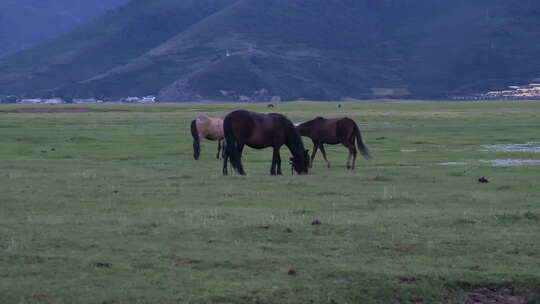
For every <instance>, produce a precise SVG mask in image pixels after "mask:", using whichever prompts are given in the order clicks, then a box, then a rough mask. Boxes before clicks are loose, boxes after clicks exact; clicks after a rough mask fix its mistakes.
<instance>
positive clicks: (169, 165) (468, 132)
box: [0, 102, 540, 303]
mask: <svg viewBox="0 0 540 304" xmlns="http://www.w3.org/2000/svg"><path fill="white" fill-rule="evenodd" d="M17 107H20V106H16V105H9V106H2V107H0V147H1V149H0V302H1V303H463V302H466V301H468V297H469V295H468V292H471V291H476V290H479V288H482V287H489V288H491V290H492V291H493V292H498V293H502V294H507V295H511V294H514V295H516V296H518V297H517V298H516V299H522V300H523V301H524V302H522V303H525V302H526V301H529V300H531V301H534V300H532V299H534V296H535V294H536V295H538V292H539V291H540V287H539V286H540V263H538V261H539V259H540V242H539V241H540V238H539V235H540V194H539V192H538V186H539V182H538V176H539V174H540V166H523V167H519V166H516V167H492V166H491V165H490V164H489V163H483V162H480V160H492V159H510V158H511V159H536V160H538V159H540V155H538V154H534V153H523V152H522V153H505V152H490V151H485V150H484V149H483V148H482V146H481V145H483V144H498V143H509V144H510V143H526V142H540V132H539V130H538V126H539V117H540V103H538V102H512V103H510V102H508V103H506V102H496V103H430V102H418V103H377V104H376V103H365V104H360V103H359V104H352V103H343V104H342V107H341V108H337V106H336V104H335V103H320V104H319V103H291V104H278V105H276V107H275V108H273V109H271V110H273V111H276V112H282V113H286V114H287V115H288V116H289V117H290V118H291V119H292V120H294V121H302V120H306V119H309V118H312V117H313V116H316V115H324V116H327V117H337V116H344V115H347V116H349V117H352V118H354V119H355V120H356V121H357V122H359V125H360V128H361V130H362V132H363V135H364V138H365V141H366V144H367V146H368V147H369V149H370V151H371V154H372V155H373V159H372V160H370V161H369V162H367V161H364V160H360V161H359V162H358V168H357V170H354V171H347V170H345V161H346V151H345V149H344V148H342V147H337V146H329V147H328V148H327V152H328V155H329V159H330V161H331V162H332V163H333V167H332V168H330V169H327V168H325V166H324V163H323V161H322V159H321V157H320V155H319V156H318V157H317V159H316V163H315V165H314V168H313V170H312V171H311V174H310V175H309V176H296V175H295V176H291V175H289V174H285V175H283V176H279V177H272V176H270V175H269V169H270V159H271V151H269V150H263V151H255V150H252V149H246V150H245V155H244V164H245V168H246V171H247V173H248V176H246V177H240V176H228V177H224V176H222V174H221V162H219V161H217V160H216V159H215V158H214V156H215V149H216V144H215V143H209V142H205V143H204V144H203V146H202V159H201V160H200V161H194V160H193V158H192V151H191V137H190V133H189V122H190V121H191V119H193V118H194V117H195V116H196V115H198V114H199V113H208V114H213V115H217V114H224V113H226V112H228V111H230V110H233V109H236V108H239V107H243V108H249V109H253V110H258V111H267V110H268V108H266V107H265V106H264V105H249V106H246V105H238V104H235V105H232V104H231V105H227V104H217V105H216V104H181V105H137V106H135V105H129V106H128V105H100V106H90V107H86V108H89V109H91V111H90V112H86V113H48V114H45V113H24V114H22V113H16V112H15V109H16V108H17ZM306 146H307V147H310V148H311V143H309V142H308V141H306ZM282 156H283V157H285V156H288V151H287V150H286V149H283V150H282ZM444 162H464V163H466V164H465V165H456V166H442V165H439V163H444ZM284 169H285V170H284V172H289V170H288V169H287V168H284ZM481 176H486V177H487V178H488V179H489V180H490V183H488V184H479V183H478V182H477V179H478V178H479V177H481ZM315 219H318V220H319V221H320V222H321V223H322V224H321V225H311V223H312V221H313V220H315ZM290 270H294V272H295V273H294V274H289V272H290ZM520 296H521V297H520ZM516 303H520V302H516ZM531 303H533V302H531Z"/></svg>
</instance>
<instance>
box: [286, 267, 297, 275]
mask: <svg viewBox="0 0 540 304" xmlns="http://www.w3.org/2000/svg"><path fill="white" fill-rule="evenodd" d="M287 274H288V275H296V274H297V272H296V269H292V268H291V269H289V271H287Z"/></svg>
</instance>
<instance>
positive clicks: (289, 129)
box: [280, 115, 305, 156]
mask: <svg viewBox="0 0 540 304" xmlns="http://www.w3.org/2000/svg"><path fill="white" fill-rule="evenodd" d="M280 118H281V121H282V123H283V127H284V129H285V135H287V146H288V147H289V149H291V152H292V153H293V154H294V156H300V155H304V150H305V148H304V143H303V142H302V137H301V136H300V134H298V131H296V127H295V126H294V124H293V123H292V121H290V120H289V119H288V118H287V117H286V116H285V115H280Z"/></svg>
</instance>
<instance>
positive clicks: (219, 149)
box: [216, 139, 221, 159]
mask: <svg viewBox="0 0 540 304" xmlns="http://www.w3.org/2000/svg"><path fill="white" fill-rule="evenodd" d="M219 152H221V139H218V144H217V155H216V158H217V159H219Z"/></svg>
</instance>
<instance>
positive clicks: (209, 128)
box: [191, 115, 225, 159]
mask: <svg viewBox="0 0 540 304" xmlns="http://www.w3.org/2000/svg"><path fill="white" fill-rule="evenodd" d="M191 135H193V157H194V158H195V159H199V157H200V155H201V143H200V142H201V138H205V139H208V140H217V141H218V152H217V155H216V158H217V159H219V155H220V152H222V141H223V118H221V117H210V116H206V115H201V116H199V117H197V119H195V120H193V121H192V122H191ZM224 148H225V147H224V144H223V151H224V150H225V149H224Z"/></svg>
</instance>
